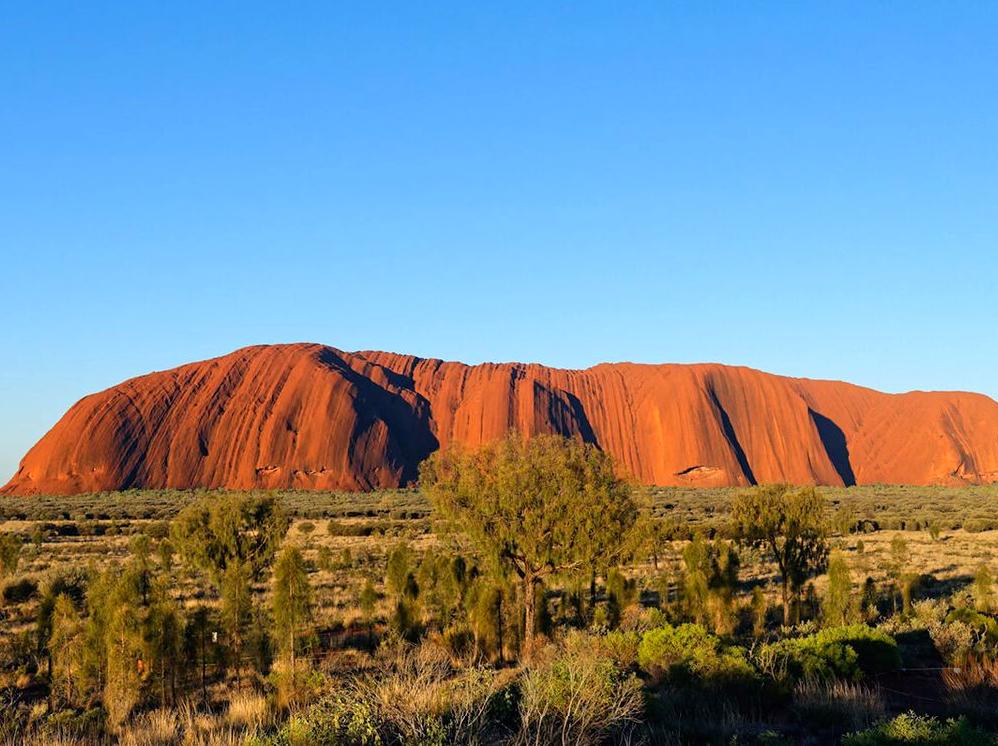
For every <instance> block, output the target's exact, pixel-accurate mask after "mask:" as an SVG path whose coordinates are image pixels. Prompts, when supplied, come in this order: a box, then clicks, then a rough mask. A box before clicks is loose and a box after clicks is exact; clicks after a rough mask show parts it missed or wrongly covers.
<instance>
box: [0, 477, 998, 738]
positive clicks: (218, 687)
mask: <svg viewBox="0 0 998 746" xmlns="http://www.w3.org/2000/svg"><path fill="white" fill-rule="evenodd" d="M740 492H742V491H740V490H735V489H718V490H703V491H698V490H688V489H675V488H651V489H646V490H640V491H638V494H637V495H636V500H637V502H638V503H639V504H641V505H642V508H643V512H642V514H643V515H644V516H645V518H644V523H643V525H642V527H641V531H640V533H641V534H642V535H641V537H640V539H639V540H635V542H634V543H633V544H632V545H631V546H630V547H629V549H628V551H627V553H626V555H621V556H620V558H619V561H617V562H614V563H613V566H612V567H606V568H601V569H600V570H599V572H598V573H596V572H594V573H592V575H593V577H590V576H589V575H586V576H584V577H582V576H580V575H579V574H578V573H568V572H564V573H557V574H555V575H554V576H552V577H551V579H550V580H549V581H548V582H546V583H545V584H544V586H543V588H542V590H541V591H540V600H539V604H538V605H537V606H536V607H535V611H534V615H535V625H536V630H537V636H536V639H534V640H533V642H532V643H531V645H530V649H529V650H527V649H525V647H524V598H523V593H522V591H520V590H519V589H518V588H517V585H516V582H515V579H511V578H509V577H506V576H505V575H504V574H503V573H502V572H500V571H498V570H497V569H496V568H495V567H494V566H493V563H492V562H491V560H490V558H489V557H487V556H483V554H482V552H481V551H480V548H479V547H478V546H477V545H476V543H475V541H473V539H472V537H470V536H469V535H468V534H467V533H466V532H463V531H462V530H461V528H460V527H459V526H456V525H454V523H453V522H452V521H448V520H445V519H444V517H443V516H442V515H440V514H439V513H438V512H435V511H434V509H433V507H432V505H431V501H430V500H429V499H428V498H427V497H426V496H425V495H423V494H421V493H420V492H419V491H416V490H395V491H387V492H376V493H365V494H355V493H296V492H287V493H268V494H263V493H260V494H245V493H244V494H236V495H233V494H228V493H210V494H206V493H199V492H176V491H131V492H122V493H106V494H93V495H80V496H73V497H32V498H3V499H0V518H2V521H0V536H3V537H6V542H7V544H8V545H10V546H13V545H15V544H16V547H17V549H16V553H17V555H18V556H17V557H16V559H15V560H11V561H6V562H5V564H4V569H3V570H0V572H2V573H3V577H2V579H0V705H2V708H0V740H2V742H4V743H54V744H97V743H109V744H110V743H123V744H168V743H187V744H236V743H239V744H242V743H249V744H260V745H261V746H262V745H263V744H312V743H357V744H362V743H363V744H368V743H370V744H374V743H386V744H387V743H441V744H442V743H457V742H460V743H510V744H526V743H537V744H541V743H544V744H546V743H602V742H610V743H642V742H644V743H722V742H724V743H767V744H770V743H838V742H844V743H848V744H855V745H856V746H859V745H861V744H881V743H994V738H993V736H992V735H990V733H991V732H992V731H993V730H995V729H996V728H998V621H996V617H995V616H994V613H995V611H996V610H998V603H996V601H998V596H995V595H994V594H995V593H996V590H998V589H995V588H994V576H993V573H995V572H998V563H996V557H998V500H996V498H998V488H989V487H969V488H959V489H956V488H952V489H951V488H922V487H920V488H915V487H888V486H885V487H858V488H848V489H846V488H838V489H833V488H821V489H819V490H818V494H819V495H820V497H821V498H822V500H823V502H824V506H825V511H826V517H827V532H826V536H825V537H824V541H825V542H826V544H827V547H826V549H827V551H829V552H830V554H826V556H825V557H824V558H823V559H822V560H821V561H820V562H817V563H816V564H815V566H814V567H813V568H811V569H810V570H809V571H808V572H807V577H806V578H805V579H804V580H803V582H802V585H801V588H800V601H799V603H798V604H796V605H795V608H794V614H795V616H794V618H793V619H792V623H791V624H789V625H785V624H784V618H783V616H782V613H781V601H782V598H781V586H780V571H779V568H778V567H777V565H776V563H775V562H774V557H773V556H772V553H771V552H770V551H768V550H767V548H766V547H765V545H764V544H762V543H759V542H748V541H741V540H739V537H738V532H737V531H736V530H735V529H734V528H733V527H732V516H731V515H730V514H729V510H730V506H731V505H732V502H733V501H734V500H735V499H736V496H737V495H738V494H739V493H740ZM206 498H207V502H208V503H209V504H224V503H226V502H227V501H234V502H239V501H248V502H249V503H254V501H257V502H259V501H264V502H266V501H273V506H274V509H275V510H276V511H277V512H280V513H284V514H285V515H286V516H287V523H286V524H285V525H280V526H279V532H280V536H279V537H277V539H276V540H275V542H276V543H275V545H274V546H273V547H272V550H273V551H272V556H271V558H270V559H269V560H268V561H267V562H266V563H265V565H262V566H261V567H259V568H258V569H259V571H258V572H257V571H255V570H254V571H250V570H247V573H248V574H247V575H246V577H245V578H243V582H241V583H240V581H239V579H238V578H237V579H236V580H234V581H232V582H229V581H227V580H226V578H225V577H224V574H225V573H224V571H225V568H224V567H223V568H221V570H219V572H218V573H214V574H213V571H212V570H211V565H210V562H211V560H210V558H209V559H207V560H204V561H202V562H199V561H196V560H194V559H193V558H192V556H191V552H190V551H188V552H187V553H186V554H185V552H184V548H183V547H182V546H181V545H180V543H181V542H180V539H178V538H177V532H176V526H175V523H176V521H177V517H178V515H180V514H181V512H182V511H183V510H184V509H185V508H187V507H188V506H191V505H195V506H196V505H200V504H204V501H205V499H206ZM2 549H3V547H2V546H0V550H2ZM188 549H189V548H188ZM290 550H297V551H296V552H293V551H290ZM4 551H6V554H8V555H9V554H11V553H13V552H14V550H4ZM3 553H4V552H0V554H3ZM294 555H297V556H298V559H299V560H300V565H296V564H295V561H296V560H295V557H294ZM0 559H6V558H5V557H0ZM282 562H283V563H285V564H284V565H281V563H282ZM836 562H837V563H838V564H837V565H835V567H837V569H836V570H833V563H836ZM836 572H837V573H838V574H837V575H835V573H836ZM281 573H284V574H283V575H280V574H281ZM833 575H834V577H832V576H833ZM128 578H131V580H128ZM843 578H845V580H844V581H843ZM122 579H125V580H122ZM102 583H103V584H104V585H105V586H106V589H105V590H104V591H101V592H102V593H104V594H105V595H104V596H103V597H102V598H104V599H110V600H105V601H102V603H103V604H104V606H101V607H100V608H101V609H104V608H111V607H110V606H108V605H114V604H117V606H114V609H115V611H114V612H113V613H110V614H109V615H108V616H109V619H108V620H105V621H103V622H101V623H102V624H103V625H104V626H103V627H102V628H101V629H100V630H97V629H96V627H95V626H94V625H95V624H96V622H95V621H94V619H93V618H92V617H93V616H94V615H95V614H97V613H103V611H100V612H98V611H97V609H98V607H97V606H95V598H96V594H97V591H95V590H94V589H95V588H97V587H99V586H100V585H101V584H102ZM115 583H117V585H115ZM227 583H229V584H228V585H227ZM123 586H127V588H124V587H123ZM239 587H245V589H247V593H246V594H245V596H246V597H245V598H237V599H235V600H233V594H235V595H237V596H238V595H239V594H238V593H236V591H233V590H232V589H234V588H235V589H238V588H239ZM227 594H228V595H227ZM299 594H300V595H299ZM296 598H297V599H299V600H298V601H296ZM299 601H300V602H299ZM282 604H283V606H282ZM233 609H236V611H233ZM119 613H120V614H121V615H123V616H121V618H120V619H118V618H117V617H115V614H119ZM233 614H235V617H237V618H235V619H233V618H232V616H233ZM156 615H160V616H158V617H157V616H156ZM111 617H114V618H111ZM163 620H166V622H164V621H163ZM116 624H117V625H118V626H117V627H115V625H116ZM163 624H170V625H174V626H175V628H176V629H175V630H174V631H173V632H172V633H171V634H172V637H170V638H169V639H164V638H165V634H163V633H162V625H163ZM157 625H159V627H158V628H157ZM114 635H119V638H117V639H112V638H114ZM289 636H290V637H289ZM98 638H100V639H99V640H98ZM95 646H96V647H97V648H99V650H97V649H95ZM114 656H120V660H114V659H113V658H114Z"/></svg>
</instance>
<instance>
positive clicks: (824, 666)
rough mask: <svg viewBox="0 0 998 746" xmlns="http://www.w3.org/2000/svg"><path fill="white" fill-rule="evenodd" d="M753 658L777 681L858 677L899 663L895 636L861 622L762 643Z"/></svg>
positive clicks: (891, 668)
mask: <svg viewBox="0 0 998 746" xmlns="http://www.w3.org/2000/svg"><path fill="white" fill-rule="evenodd" d="M756 660H757V662H758V665H759V667H760V669H762V670H763V671H765V672H766V673H767V674H769V675H770V676H772V677H773V678H774V679H777V680H778V681H800V680H802V679H831V678H837V679H849V680H857V679H860V678H862V676H863V674H876V673H881V672H884V671H890V670H893V669H895V668H897V667H898V666H900V664H901V659H900V655H899V654H898V650H897V642H896V641H895V640H894V638H893V637H891V636H890V635H888V634H887V633H886V632H882V631H880V630H876V629H873V628H872V627H867V626H866V625H863V624H852V625H848V626H845V627H830V628H829V629H824V630H821V631H820V632H818V633H816V634H813V635H808V636H807V637H796V638H788V639H785V640H779V641H778V642H773V643H769V644H768V645H763V646H762V647H761V648H760V649H759V651H758V653H757V654H756Z"/></svg>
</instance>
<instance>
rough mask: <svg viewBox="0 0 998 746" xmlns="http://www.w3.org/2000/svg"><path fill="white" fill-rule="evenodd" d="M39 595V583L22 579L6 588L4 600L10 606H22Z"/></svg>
mask: <svg viewBox="0 0 998 746" xmlns="http://www.w3.org/2000/svg"><path fill="white" fill-rule="evenodd" d="M37 595H38V583H36V582H35V581H34V580H32V579H31V578H21V579H20V580H15V581H13V582H10V583H8V584H7V585H5V586H4V589H3V600H4V601H6V602H7V603H9V604H20V603H24V602H25V601H27V600H29V599H32V598H34V597H35V596H37Z"/></svg>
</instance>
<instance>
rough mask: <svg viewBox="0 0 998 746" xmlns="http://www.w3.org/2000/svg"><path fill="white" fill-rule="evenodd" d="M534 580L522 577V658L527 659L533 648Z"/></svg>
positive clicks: (526, 576)
mask: <svg viewBox="0 0 998 746" xmlns="http://www.w3.org/2000/svg"><path fill="white" fill-rule="evenodd" d="M535 582H536V581H535V579H534V576H533V575H524V576H523V609H524V614H525V619H524V624H523V650H524V656H523V657H524V658H527V659H529V658H530V654H531V652H532V649H533V646H534V623H535V621H536V620H535V618H534V617H535V612H536V604H535V601H536V598H535V597H534V585H535Z"/></svg>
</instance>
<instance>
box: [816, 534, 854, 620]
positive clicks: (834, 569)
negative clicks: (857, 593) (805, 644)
mask: <svg viewBox="0 0 998 746" xmlns="http://www.w3.org/2000/svg"><path fill="white" fill-rule="evenodd" d="M853 612H854V604H853V595H852V575H851V574H850V572H849V563H848V562H847V561H846V556H845V554H843V553H842V551H841V550H839V549H836V550H834V551H832V553H831V555H829V558H828V590H827V591H826V592H825V597H824V598H823V599H822V600H821V615H822V620H823V621H824V623H825V625H826V626H828V627H835V626H839V625H842V624H846V623H848V622H849V621H850V619H851V617H853V616H854V614H853Z"/></svg>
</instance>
